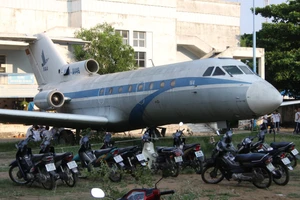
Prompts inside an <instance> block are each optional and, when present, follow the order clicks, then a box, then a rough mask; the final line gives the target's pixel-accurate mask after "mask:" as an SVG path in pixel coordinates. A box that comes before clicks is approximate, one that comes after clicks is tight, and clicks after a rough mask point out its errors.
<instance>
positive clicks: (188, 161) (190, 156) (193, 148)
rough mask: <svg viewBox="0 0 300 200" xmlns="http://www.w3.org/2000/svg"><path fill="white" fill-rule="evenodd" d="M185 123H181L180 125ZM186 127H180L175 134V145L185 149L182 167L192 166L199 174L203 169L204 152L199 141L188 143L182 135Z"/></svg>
mask: <svg viewBox="0 0 300 200" xmlns="http://www.w3.org/2000/svg"><path fill="white" fill-rule="evenodd" d="M182 125H183V124H182V123H180V124H179V126H182ZM183 131H184V129H182V130H180V129H178V130H177V131H176V133H175V134H174V135H173V146H174V147H179V148H180V149H181V150H182V151H183V155H182V160H183V162H182V164H181V167H182V168H185V167H191V168H193V169H194V170H195V172H196V173H197V174H201V172H202V170H203V162H204V154H203V152H202V151H201V145H200V144H199V143H193V144H186V143H185V138H183V137H182V136H183V135H184V134H183Z"/></svg>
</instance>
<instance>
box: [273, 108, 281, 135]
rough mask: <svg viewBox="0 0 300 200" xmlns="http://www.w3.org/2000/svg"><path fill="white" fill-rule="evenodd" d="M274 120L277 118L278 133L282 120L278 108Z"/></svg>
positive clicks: (276, 127)
mask: <svg viewBox="0 0 300 200" xmlns="http://www.w3.org/2000/svg"><path fill="white" fill-rule="evenodd" d="M274 120H275V127H274V128H275V129H276V131H277V133H278V132H279V131H280V122H281V115H280V113H279V112H278V110H276V111H275V116H274Z"/></svg>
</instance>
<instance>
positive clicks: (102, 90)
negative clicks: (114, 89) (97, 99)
mask: <svg viewBox="0 0 300 200" xmlns="http://www.w3.org/2000/svg"><path fill="white" fill-rule="evenodd" d="M103 94H104V89H103V88H102V89H101V90H100V91H99V96H101V95H103Z"/></svg>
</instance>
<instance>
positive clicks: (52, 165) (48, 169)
mask: <svg viewBox="0 0 300 200" xmlns="http://www.w3.org/2000/svg"><path fill="white" fill-rule="evenodd" d="M45 166H46V170H47V172H51V171H54V170H56V167H55V165H54V163H49V164H46V165H45Z"/></svg>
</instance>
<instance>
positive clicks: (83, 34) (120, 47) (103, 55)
mask: <svg viewBox="0 0 300 200" xmlns="http://www.w3.org/2000/svg"><path fill="white" fill-rule="evenodd" d="M75 37H77V38H81V39H83V40H86V41H90V43H88V44H86V45H84V46H82V45H74V54H75V58H76V59H77V60H86V59H90V58H92V59H95V60H96V61H97V62H98V63H99V67H100V69H99V72H98V73H99V74H108V73H114V72H121V71H127V70H132V69H135V68H136V61H135V59H134V49H133V48H132V47H131V46H129V45H126V44H123V41H122V37H121V36H120V34H117V33H116V32H115V30H114V28H113V27H112V26H111V25H109V24H107V23H104V24H98V25H96V26H95V27H92V28H90V29H84V28H83V29H81V30H79V31H77V32H76V33H75Z"/></svg>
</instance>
